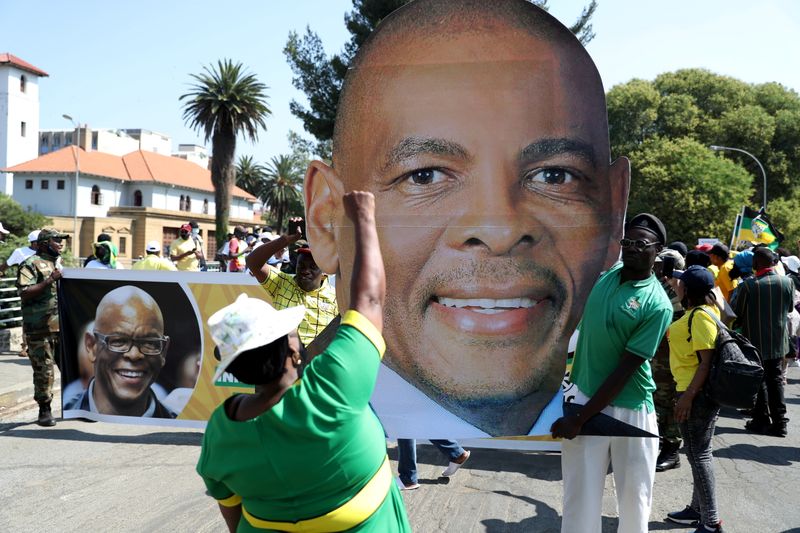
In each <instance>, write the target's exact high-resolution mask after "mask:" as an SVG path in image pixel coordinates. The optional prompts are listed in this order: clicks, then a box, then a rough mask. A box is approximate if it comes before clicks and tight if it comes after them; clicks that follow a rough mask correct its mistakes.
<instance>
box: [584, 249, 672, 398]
mask: <svg viewBox="0 0 800 533" xmlns="http://www.w3.org/2000/svg"><path fill="white" fill-rule="evenodd" d="M620 270H622V263H619V264H617V265H614V266H613V267H611V268H610V269H609V270H608V271H607V272H606V273H605V274H603V275H602V276H600V279H599V280H597V283H596V284H595V286H594V287H593V288H592V292H591V293H590V294H589V299H588V300H587V301H586V307H585V308H584V310H583V318H582V319H581V324H580V326H579V329H580V332H579V334H578V345H577V348H576V349H575V359H574V362H573V365H572V373H571V375H570V381H571V382H572V383H574V384H575V385H577V386H578V388H579V389H580V390H581V392H583V393H584V394H586V395H588V396H593V395H594V394H595V393H596V392H597V390H598V389H599V388H600V386H601V385H602V384H603V382H604V381H605V380H606V378H608V376H609V375H610V374H611V373H612V372H613V371H614V369H616V368H617V366H619V362H620V360H621V359H622V354H623V353H624V352H626V351H628V352H630V353H632V354H635V355H638V356H639V357H642V358H643V359H645V361H644V363H642V365H641V366H639V368H637V369H636V372H634V374H633V375H632V376H631V378H630V379H629V380H628V382H627V383H626V384H625V387H624V388H623V389H622V391H620V393H619V394H618V395H617V396H616V398H614V399H613V400H612V401H611V405H614V406H617V407H625V408H627V409H635V410H638V409H641V407H642V405H646V406H647V412H652V411H653V409H654V407H653V391H654V390H656V384H655V381H653V374H652V372H651V370H650V359H652V358H653V356H654V355H655V353H656V349H657V348H658V345H659V343H660V342H661V339H662V338H663V337H664V333H665V332H666V330H667V327H668V326H669V324H670V322H671V321H672V305H671V304H670V301H669V298H667V294H666V292H665V291H664V289H663V288H662V287H661V284H660V283H659V282H658V280H656V277H655V276H653V275H651V276H650V277H649V278H647V279H644V280H637V281H626V282H625V283H620Z"/></svg>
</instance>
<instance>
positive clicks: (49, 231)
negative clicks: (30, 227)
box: [36, 228, 69, 242]
mask: <svg viewBox="0 0 800 533" xmlns="http://www.w3.org/2000/svg"><path fill="white" fill-rule="evenodd" d="M68 236H69V235H67V234H66V233H61V232H60V231H58V230H57V229H55V228H42V230H41V231H40V232H39V238H38V239H36V241H37V242H42V241H49V240H50V239H53V238H59V237H61V238H62V239H63V238H65V237H68Z"/></svg>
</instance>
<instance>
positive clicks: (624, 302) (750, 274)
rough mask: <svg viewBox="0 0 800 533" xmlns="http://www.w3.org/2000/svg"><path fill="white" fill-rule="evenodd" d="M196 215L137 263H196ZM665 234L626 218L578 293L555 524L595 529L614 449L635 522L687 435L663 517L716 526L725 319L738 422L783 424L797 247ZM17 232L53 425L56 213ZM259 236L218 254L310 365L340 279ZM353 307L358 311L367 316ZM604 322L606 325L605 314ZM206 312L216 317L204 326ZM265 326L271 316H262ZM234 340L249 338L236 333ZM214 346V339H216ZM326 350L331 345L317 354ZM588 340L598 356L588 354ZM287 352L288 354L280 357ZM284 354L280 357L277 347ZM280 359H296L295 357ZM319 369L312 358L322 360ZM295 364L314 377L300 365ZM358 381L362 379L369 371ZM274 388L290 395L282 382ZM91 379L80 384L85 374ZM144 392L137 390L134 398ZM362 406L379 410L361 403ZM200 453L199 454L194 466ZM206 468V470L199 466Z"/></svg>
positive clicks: (32, 349)
mask: <svg viewBox="0 0 800 533" xmlns="http://www.w3.org/2000/svg"><path fill="white" fill-rule="evenodd" d="M192 229H193V228H192V226H191V225H189V224H186V225H185V226H184V227H183V228H181V230H182V231H181V239H180V240H178V241H176V242H175V243H174V244H173V246H172V247H171V248H170V259H171V261H170V260H167V259H166V258H162V257H160V254H159V252H160V249H161V247H160V246H159V244H158V243H157V242H152V243H148V245H147V257H146V258H145V259H143V260H141V261H139V262H138V263H137V264H135V265H134V268H135V269H153V270H159V269H160V270H177V269H179V268H180V267H181V266H183V268H184V269H193V268H200V267H199V265H200V263H201V259H202V256H201V254H198V253H197V250H196V249H195V247H198V248H199V245H198V241H196V240H195V239H196V238H197V237H196V236H194V235H193V234H192ZM666 235H667V234H666V228H665V227H664V225H663V224H662V223H661V222H660V221H659V220H658V219H657V218H656V217H654V216H653V215H649V214H641V215H637V216H635V217H632V218H631V219H630V220H629V221H628V223H627V224H626V226H625V232H624V238H623V239H622V240H621V241H620V246H621V249H622V254H621V261H620V262H619V263H618V264H617V265H615V266H614V267H613V268H611V269H609V270H608V271H606V272H605V273H604V274H603V275H602V276H601V277H600V279H599V280H598V281H597V282H596V284H595V286H594V288H593V289H592V292H591V293H590V296H589V299H588V301H587V304H586V306H587V309H592V313H586V314H584V317H583V320H582V321H581V324H580V327H579V331H578V341H577V347H576V349H575V354H574V362H573V367H572V372H571V376H570V383H569V385H568V388H567V391H566V393H565V396H567V397H568V398H569V401H570V402H571V403H574V404H575V406H576V407H577V409H573V410H567V409H566V407H565V409H564V413H565V415H564V416H563V417H562V418H560V419H559V420H557V421H556V422H555V423H554V424H553V426H552V428H551V432H552V435H553V436H554V437H557V438H563V439H565V440H564V441H563V448H562V457H563V463H562V468H563V475H564V522H563V523H564V530H575V531H578V530H580V531H589V530H592V529H593V528H594V525H595V522H596V519H597V517H598V516H599V513H600V508H601V501H602V486H603V483H602V479H603V478H604V477H605V474H606V472H607V469H608V465H609V464H611V465H612V467H613V465H614V464H616V465H622V464H624V465H625V467H624V468H619V467H618V468H614V469H613V471H614V475H615V477H616V488H617V497H618V502H619V509H620V530H621V531H623V530H631V531H636V530H642V531H643V530H646V528H647V522H648V520H649V514H650V507H651V503H652V497H653V494H652V487H653V481H654V477H655V473H656V472H661V471H665V470H669V469H672V468H678V467H679V466H680V455H679V449H680V448H681V445H682V444H685V447H684V449H685V454H686V457H687V459H688V462H689V465H690V466H691V469H692V476H693V480H694V486H693V490H692V493H691V499H690V501H689V504H688V505H687V506H686V508H685V509H683V510H679V511H675V512H673V513H669V515H668V516H667V520H670V521H673V522H676V523H680V524H685V525H693V526H698V531H721V530H722V528H721V520H720V516H719V511H718V507H717V503H716V496H715V484H714V472H713V466H712V460H711V459H712V453H711V451H712V438H713V435H714V429H715V424H716V420H717V417H718V416H719V412H720V406H719V405H716V404H714V402H713V401H712V400H710V399H709V398H708V397H707V395H706V394H704V392H703V386H704V383H705V382H706V380H707V379H708V375H709V371H710V368H711V366H712V360H713V357H714V349H715V342H716V338H717V335H718V331H719V329H720V328H722V327H731V328H736V329H737V330H739V331H741V332H742V334H743V335H745V336H746V337H747V338H748V339H749V340H750V342H751V343H752V344H753V345H754V346H755V347H756V348H757V349H758V351H759V353H760V354H761V362H762V365H763V367H764V379H763V383H762V386H761V388H760V389H759V392H758V396H757V401H756V404H755V405H754V406H753V408H752V409H751V410H747V411H746V414H747V415H749V416H750V417H751V420H750V421H748V422H747V423H746V425H745V428H746V430H747V431H750V432H753V433H757V434H762V435H770V436H774V437H785V436H786V435H787V421H788V419H787V417H786V403H785V399H784V393H783V386H784V384H785V382H786V369H787V367H789V366H800V365H797V359H796V357H797V353H798V333H800V331H799V330H798V328H800V312H798V311H800V309H799V308H800V259H798V257H797V256H795V255H791V254H790V253H789V252H788V250H786V249H784V248H777V250H775V251H773V250H771V249H770V248H768V247H767V246H764V245H757V246H751V247H744V246H743V247H741V248H742V249H740V250H736V251H730V250H729V249H728V247H727V246H725V245H724V244H722V243H719V242H717V243H716V244H713V245H708V244H704V245H697V246H696V247H694V249H689V247H688V246H687V245H685V244H684V243H682V242H672V243H669V244H666V243H667V237H666ZM28 237H29V241H30V244H29V247H27V248H24V249H19V250H16V251H15V252H14V253H13V254H12V256H11V257H10V258H9V260H8V261H7V262H6V264H5V265H4V270H5V269H7V268H9V266H14V267H15V268H16V269H17V286H18V288H19V291H20V296H21V298H22V302H23V303H22V308H23V324H24V333H25V340H26V342H27V355H28V357H29V358H30V360H31V363H32V366H33V371H34V385H35V395H34V397H35V400H36V401H37V402H38V404H39V406H40V412H39V417H38V423H39V424H40V425H43V426H52V425H55V419H54V417H53V415H52V410H51V408H50V403H51V401H52V384H53V362H54V361H55V356H54V355H55V354H56V353H58V329H59V327H58V315H57V293H56V290H55V287H56V282H57V281H58V279H60V277H61V268H62V267H61V262H60V253H61V248H62V245H63V239H64V238H65V237H66V235H64V234H61V233H59V232H58V231H57V230H55V229H53V228H43V229H42V230H39V231H35V232H32V233H31V234H30V235H29V236H28ZM259 237H260V238H259V240H258V242H252V239H250V241H251V242H250V243H248V244H246V246H243V245H241V244H240V242H245V243H247V241H248V235H247V234H246V233H245V231H244V229H243V228H239V227H237V228H235V230H234V232H233V235H232V238H231V241H232V243H231V246H229V248H228V250H227V254H226V257H229V258H230V259H229V261H230V262H231V263H229V265H232V264H233V262H235V261H236V260H238V259H239V258H243V261H242V264H241V266H239V265H237V266H236V267H234V268H230V266H229V271H233V272H237V271H239V269H241V270H242V271H247V272H250V273H251V274H252V275H253V276H254V277H255V278H256V280H257V281H258V282H259V283H260V284H261V285H262V287H263V289H264V290H265V292H267V293H268V294H269V296H270V299H271V301H272V306H274V307H270V306H269V305H267V304H265V303H264V302H260V303H257V304H254V303H252V302H251V303H249V304H247V305H251V306H252V305H262V304H264V305H267V307H269V308H270V309H273V308H274V309H277V310H290V309H293V310H294V311H295V314H294V315H293V316H296V319H295V318H293V319H292V321H290V323H287V325H286V327H285V328H284V329H287V330H291V331H290V332H289V333H288V335H289V337H287V336H286V335H287V332H284V331H281V333H282V334H281V336H280V338H281V339H286V338H289V339H291V338H292V337H291V335H297V337H296V341H289V342H290V344H291V342H295V343H296V344H297V347H296V349H295V351H296V353H297V354H298V356H299V359H297V361H296V366H297V368H299V369H301V370H300V373H301V374H302V369H303V368H307V371H310V370H311V368H315V367H313V366H311V365H309V363H310V359H311V358H310V357H309V356H308V354H307V351H306V346H308V345H310V344H311V342H312V341H313V340H314V339H315V338H316V337H317V336H318V335H319V334H320V333H321V332H322V331H323V330H325V328H326V327H327V326H328V325H329V324H331V323H336V321H339V322H338V325H339V326H340V327H339V330H342V326H344V325H345V324H347V323H348V322H346V321H345V320H346V317H347V316H351V315H348V313H344V314H342V315H340V311H339V307H338V305H337V301H336V293H335V291H334V290H333V287H332V286H331V285H330V283H329V282H328V279H327V275H325V274H324V273H323V272H322V270H321V269H320V268H319V266H318V265H317V264H316V262H315V261H314V256H313V254H312V252H311V250H310V248H309V247H308V245H307V243H306V242H304V241H302V233H301V231H300V230H299V229H295V230H294V232H293V233H291V234H282V235H279V236H275V235H273V234H272V233H271V232H261V233H260V234H259ZM98 243H99V244H98V245H97V246H95V252H96V253H95V256H94V257H92V258H89V259H88V260H87V268H91V266H90V265H91V264H92V262H101V263H103V264H108V265H113V264H114V260H115V258H116V250H115V248H114V247H113V245H110V241H109V240H108V239H107V238H105V236H103V235H101V236H100V238H98ZM186 243H189V244H188V245H187V244H186ZM298 243H299V244H300V245H299V246H297V245H298ZM290 249H291V250H292V251H293V255H294V256H295V262H294V265H293V267H294V268H291V269H290V271H291V272H292V273H289V272H286V271H284V270H283V269H284V268H285V266H286V263H287V261H286V260H285V259H284V258H285V256H286V253H287V251H288V250H290ZM187 260H188V263H187V262H185V261H187ZM106 261H108V263H106ZM173 262H174V263H175V264H173ZM108 268H113V267H111V266H108ZM357 275H358V273H357V272H355V271H354V273H353V280H351V288H352V289H351V290H357V289H358V288H359V287H360V285H359V283H358V278H357ZM241 305H244V304H242V303H241V302H237V303H236V304H233V305H232V306H231V309H229V310H228V311H229V312H233V311H234V310H236V309H238V308H239V307H241ZM237 306H238V307H237ZM351 309H352V302H351ZM356 311H357V309H356ZM223 314H224V313H223ZM362 314H363V313H362ZM236 316H238V315H236ZM343 317H344V318H343ZM218 318H219V317H218ZM351 318H352V316H351ZM362 318H363V317H362ZM226 320H227V319H226ZM231 320H232V319H231ZM295 320H296V322H295ZM360 320H361V319H358V320H356V321H355V322H353V323H356V322H357V323H358V324H361V325H360V326H357V327H363V328H366V327H367V326H364V325H363V323H362V322H361V321H360ZM608 324H614V325H615V327H612V328H609V327H607V325H608ZM96 325H97V323H96V324H95V326H96ZM210 327H211V328H212V331H213V329H214V326H210ZM220 327H221V326H220ZM263 327H264V328H267V326H266V325H263ZM101 329H102V328H101ZM267 329H268V328H267ZM344 329H345V330H346V328H344ZM291 332H295V333H291ZM255 334H256V333H254V335H255ZM276 335H277V334H276ZM375 335H376V334H375V333H374V332H368V333H367V334H366V337H367V338H369V339H370V342H373V343H376V344H377V345H379V343H378V341H376V340H375V339H374V338H373V337H374V336H375ZM103 337H107V335H102V336H98V337H97V341H96V342H97V343H99V344H98V346H99V345H100V344H102V343H103V342H108V341H107V340H106V339H104V338H103ZM276 338H277V337H276ZM276 338H272V339H270V340H268V341H264V342H265V344H264V346H266V345H267V344H269V345H270V346H271V345H272V343H274V342H276ZM239 341H240V342H241V343H245V339H239ZM139 344H141V343H137V342H133V343H128V344H127V345H126V346H125V347H124V348H126V349H127V350H131V349H132V348H133V346H136V347H137V349H138V350H140V351H141V347H140V346H139ZM234 344H235V345H234V346H232V347H230V351H231V352H232V353H235V354H239V353H240V352H239V351H237V346H238V344H236V343H234ZM245 344H246V343H245ZM222 345H223V343H222V342H221V341H220V343H218V346H222ZM378 347H380V346H378ZM114 348H115V349H114V352H115V353H116V352H120V350H122V349H123V348H122V347H120V346H116V345H115V346H114ZM256 348H257V347H256ZM251 349H252V350H255V348H251ZM281 350H283V349H281ZM281 350H279V351H280V352H281V353H284V352H283V351H281ZM290 351H291V350H290ZM328 352H330V350H327V351H326V352H325V353H328ZM287 353H288V352H287ZM599 354H605V355H604V356H603V357H599V356H598V355H599ZM162 356H163V352H162ZM162 359H163V357H162ZM324 359H325V358H321V359H320V361H323V360H324ZM290 360H293V359H291V358H290V359H286V361H290ZM162 363H163V361H162ZM225 364H226V361H225V360H223V365H225ZM285 364H286V365H289V363H288V362H286V363H285ZM290 366H291V368H295V363H292V364H291V365H290ZM287 368H289V366H287ZM319 368H322V363H320V364H319ZM229 371H230V370H229ZM250 371H252V368H251V367H243V369H242V370H241V371H236V372H237V373H236V377H237V379H239V380H240V381H242V382H244V383H251V382H252V383H254V384H259V383H261V382H262V378H254V377H252V376H251V375H250V374H247V372H250ZM276 376H283V373H282V372H278V373H277V374H276ZM306 376H308V374H306ZM263 379H266V378H263ZM304 379H307V380H308V381H310V378H304ZM279 381H280V382H281V383H283V382H284V381H286V380H285V379H284V378H283V377H280V379H279ZM289 381H291V382H292V383H293V382H294V381H293V380H289ZM287 383H288V381H287ZM365 383H366V384H368V383H369V380H368V381H367V382H365ZM365 383H360V384H359V386H364V385H365ZM273 389H274V388H269V387H267V388H266V389H264V390H268V391H269V395H268V396H269V398H272V399H271V400H270V401H266V400H265V403H264V405H266V406H271V405H274V403H275V394H277V392H276V390H273ZM278 389H279V392H281V393H282V394H285V392H286V390H285V389H286V388H285V387H282V386H281V387H278ZM370 390H371V389H370ZM87 391H89V394H90V393H91V388H88V389H87ZM89 394H87V392H86V391H84V393H83V395H82V396H81V398H80V401H82V402H83V403H86V405H87V406H88V405H89V404H90V398H89ZM326 394H330V391H327V392H326ZM270 395H271V396H270ZM368 397H369V394H367V396H366V398H368ZM147 398H151V400H150V404H151V407H152V404H154V403H155V402H153V401H152V394H151V395H150V396H145V399H147ZM235 398H236V397H235ZM265 398H266V396H265ZM298 401H301V400H298ZM302 401H310V400H308V399H305V400H302ZM231 402H233V403H231ZM231 402H226V404H225V409H226V412H228V415H227V416H228V418H230V417H231V416H233V417H236V416H240V415H237V414H236V413H238V409H239V407H234V408H233V411H231V405H234V406H237V405H239V404H244V403H245V402H244V401H242V400H239V401H238V402H237V401H236V400H231ZM270 402H272V403H270ZM146 403H147V402H144V403H143V404H142V405H143V406H144V407H145V408H146V407H147V406H146V405H145V404H146ZM156 407H158V405H156ZM362 407H363V406H362ZM298 408H299V407H298ZM367 408H368V409H369V407H368V404H367ZM261 409H262V410H261V411H258V412H259V413H264V412H266V411H267V410H268V409H265V408H264V406H261ZM145 410H146V409H145ZM362 411H363V409H362ZM231 413H233V414H231ZM369 413H370V415H369V416H373V417H374V413H373V412H372V411H371V409H369ZM598 413H605V414H608V415H610V416H612V417H614V418H616V419H617V420H621V421H625V422H628V423H630V424H632V425H634V426H636V427H639V428H644V429H646V430H647V431H649V432H650V433H652V434H654V435H659V436H660V439H652V438H632V437H614V436H610V437H601V436H589V435H582V434H581V429H582V426H583V425H584V423H585V422H586V421H587V420H590V419H592V417H593V416H594V415H596V414H598ZM172 416H174V414H173V415H172ZM220 416H221V415H220ZM255 416H257V415H255ZM233 419H234V420H235V419H236V418H233ZM285 422H286V421H283V422H281V423H285ZM276 423H277V422H276ZM363 423H364V422H363V421H362V422H360V423H359V424H363ZM357 425H358V424H357ZM317 429H319V428H317ZM326 431H327V430H326ZM212 434H213V433H212ZM320 435H327V437H324V436H323V437H321V436H320ZM317 437H318V438H323V440H324V439H326V438H328V439H329V438H334V437H333V436H332V435H331V434H329V433H326V432H322V433H320V434H319V435H317ZM210 438H211V437H207V439H210ZM432 442H433V443H434V444H435V445H436V446H437V447H438V448H439V449H440V451H442V453H443V454H444V455H445V456H446V457H448V459H449V465H448V466H447V468H446V469H445V470H444V471H443V472H442V475H443V476H450V475H453V474H455V473H456V471H458V469H459V468H460V467H461V466H462V465H463V464H464V462H466V460H467V459H468V458H469V455H470V452H469V451H467V450H464V449H463V448H462V447H461V446H459V444H458V443H457V442H456V441H451V440H434V441H432ZM398 459H399V465H398V470H399V476H398V477H397V479H396V487H397V488H399V489H400V490H409V489H415V488H417V487H418V486H419V485H418V482H417V481H418V480H417V472H416V453H415V442H414V441H413V440H411V439H399V440H398ZM209 460H210V459H201V465H202V464H204V463H205V461H209ZM212 462H213V461H212ZM201 465H199V466H198V469H199V471H200V472H201V474H203V473H204V468H205V467H201ZM207 483H211V482H210V481H209V480H207ZM214 483H216V482H214ZM209 487H210V488H209V490H210V493H211V494H215V493H219V494H221V492H226V491H227V490H228V489H227V488H226V489H222V488H220V486H219V485H217V484H214V485H211V484H210V485H209ZM598 487H599V489H600V490H598ZM212 488H213V490H212ZM231 490H234V489H231ZM387 490H388V489H387ZM227 498H228V496H225V497H223V498H221V500H225V499H227ZM221 505H222V504H221ZM393 505H394V504H393ZM223 507H224V505H223ZM587 511H591V512H587ZM241 512H243V511H241ZM229 513H230V512H229V511H227V510H225V511H223V515H224V516H226V517H229V516H230V515H229ZM392 513H394V511H393V512H392ZM390 514H391V513H390ZM239 516H241V515H239ZM245 516H246V515H245ZM226 519H227V518H226Z"/></svg>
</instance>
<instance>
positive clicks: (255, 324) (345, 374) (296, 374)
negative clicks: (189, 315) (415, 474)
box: [197, 191, 411, 532]
mask: <svg viewBox="0 0 800 533" xmlns="http://www.w3.org/2000/svg"><path fill="white" fill-rule="evenodd" d="M342 203H343V205H344V211H345V213H346V215H347V218H348V219H349V220H351V221H352V223H353V228H354V231H355V239H354V242H355V244H356V246H355V250H354V251H353V252H351V253H353V254H354V257H353V258H350V259H352V260H353V265H354V267H353V279H352V284H351V291H350V295H349V302H348V305H347V306H345V307H343V308H344V309H349V311H347V312H346V313H345V314H344V315H343V317H342V321H341V325H340V326H339V329H338V331H337V333H336V337H335V339H334V340H333V342H331V344H330V345H329V346H328V348H327V349H326V350H325V351H324V352H322V353H321V354H320V355H318V356H317V357H316V358H314V359H313V360H312V361H311V362H310V363H309V364H308V366H307V367H306V369H305V371H304V372H303V373H302V378H301V377H300V376H301V366H302V362H303V357H302V352H303V348H302V344H301V343H300V339H299V336H298V333H297V327H298V325H299V324H300V321H301V320H302V319H303V316H304V313H305V309H304V307H302V306H297V307H290V308H287V309H283V310H280V311H278V310H275V309H274V308H273V307H272V306H270V305H269V304H267V303H266V302H264V301H262V300H260V299H258V298H249V297H247V296H246V295H242V296H240V297H239V299H237V300H236V302H235V303H233V304H231V305H229V306H227V307H225V308H223V309H221V310H219V311H218V312H216V313H215V314H214V315H213V316H211V318H210V319H209V320H208V328H209V331H210V333H211V337H212V339H213V340H214V342H215V343H216V345H217V350H218V351H219V354H220V363H219V366H218V367H217V371H216V377H219V376H220V375H221V374H222V373H223V372H228V373H230V374H231V375H233V376H234V377H235V378H236V379H237V380H239V381H240V382H243V383H247V384H252V385H255V393H254V394H238V395H235V396H232V397H231V398H228V399H227V400H226V401H225V402H224V403H223V404H222V405H220V406H219V407H218V408H217V409H216V410H215V411H214V413H213V414H212V415H211V418H210V419H209V421H208V425H207V427H206V432H205V436H204V438H203V447H202V450H201V452H200V459H199V460H198V463H197V472H198V473H199V474H200V476H201V477H202V478H203V481H204V482H205V485H206V488H207V489H208V494H209V495H211V496H212V497H214V498H215V499H216V500H217V502H218V503H219V507H220V512H221V513H222V516H223V517H224V519H225V522H226V524H227V526H228V529H229V530H230V531H236V530H238V531H256V530H259V529H268V530H276V531H345V530H347V531H367V530H368V531H381V532H395V531H411V527H410V525H409V523H408V519H407V517H406V513H405V509H404V507H403V500H402V497H401V496H400V492H399V489H398V488H397V486H396V485H395V484H394V483H393V482H392V474H391V469H390V467H389V460H388V457H387V455H386V441H385V439H384V433H383V428H382V427H381V423H380V421H379V420H378V418H377V416H376V415H375V414H374V413H373V412H372V410H371V409H370V407H369V398H370V396H371V394H372V391H373V389H374V387H375V380H376V378H377V375H378V367H379V365H380V359H381V357H382V355H383V352H384V349H385V343H384V340H383V337H382V336H381V331H382V329H383V304H384V300H385V293H386V276H385V273H384V269H383V260H382V258H381V252H380V246H379V243H378V233H377V230H376V228H375V198H374V197H373V195H372V194H371V193H366V192H358V191H355V192H350V193H348V194H346V195H345V196H344V197H343V198H342Z"/></svg>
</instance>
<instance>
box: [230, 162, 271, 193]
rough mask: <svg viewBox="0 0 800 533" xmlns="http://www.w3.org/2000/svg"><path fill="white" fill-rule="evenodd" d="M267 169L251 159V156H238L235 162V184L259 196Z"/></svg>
mask: <svg viewBox="0 0 800 533" xmlns="http://www.w3.org/2000/svg"><path fill="white" fill-rule="evenodd" d="M266 176H267V170H266V169H265V168H264V166H263V165H261V164H260V163H256V162H255V161H253V156H251V155H242V156H239V161H238V162H237V163H236V186H237V187H241V188H242V189H244V190H246V191H247V192H249V193H250V194H252V195H253V196H260V195H261V191H262V189H263V188H264V180H265V179H266Z"/></svg>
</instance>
